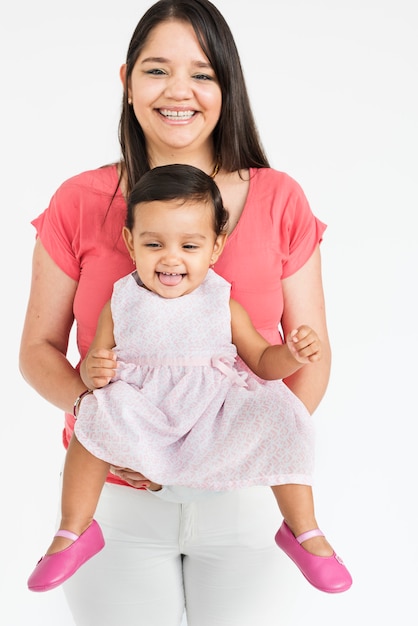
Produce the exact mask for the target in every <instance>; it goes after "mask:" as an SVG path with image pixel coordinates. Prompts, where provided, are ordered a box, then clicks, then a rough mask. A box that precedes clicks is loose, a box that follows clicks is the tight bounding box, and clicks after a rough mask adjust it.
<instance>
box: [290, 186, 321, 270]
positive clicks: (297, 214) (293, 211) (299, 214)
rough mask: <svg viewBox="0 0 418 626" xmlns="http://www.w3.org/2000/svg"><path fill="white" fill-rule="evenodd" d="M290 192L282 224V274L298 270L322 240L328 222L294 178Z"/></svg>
mask: <svg viewBox="0 0 418 626" xmlns="http://www.w3.org/2000/svg"><path fill="white" fill-rule="evenodd" d="M289 183H291V185H290V193H289V195H288V198H287V202H286V206H285V210H284V212H283V215H282V220H281V224H280V239H281V249H282V253H283V265H282V268H283V273H282V278H287V277H289V276H291V275H292V274H294V273H295V272H297V271H298V270H299V269H300V268H301V267H303V265H304V264H305V263H306V262H307V261H308V259H309V258H310V257H311V255H312V254H313V252H314V250H315V248H316V247H317V245H318V244H319V243H321V241H322V237H323V234H324V231H325V229H326V227H327V226H326V224H324V223H323V222H321V220H320V219H318V218H317V217H316V216H315V215H314V214H313V212H312V210H311V208H310V206H309V203H308V200H307V199H306V196H305V194H304V192H303V190H302V188H301V187H300V185H299V184H298V183H297V182H296V181H294V180H293V179H291V178H290V180H289Z"/></svg>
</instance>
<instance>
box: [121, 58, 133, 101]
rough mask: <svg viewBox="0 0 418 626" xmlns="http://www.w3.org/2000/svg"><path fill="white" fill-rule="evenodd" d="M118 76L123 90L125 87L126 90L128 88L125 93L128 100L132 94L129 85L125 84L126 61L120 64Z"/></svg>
mask: <svg viewBox="0 0 418 626" xmlns="http://www.w3.org/2000/svg"><path fill="white" fill-rule="evenodd" d="M119 77H120V80H121V82H122V85H123V89H124V90H125V89H127V90H128V93H127V94H126V95H127V98H128V100H132V94H131V89H130V86H129V85H127V84H126V63H124V64H123V65H122V66H121V68H120V70H119Z"/></svg>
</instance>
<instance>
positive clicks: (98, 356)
mask: <svg viewBox="0 0 418 626" xmlns="http://www.w3.org/2000/svg"><path fill="white" fill-rule="evenodd" d="M84 365H85V372H86V374H87V376H88V378H89V381H90V384H89V387H90V388H93V389H98V388H99V387H105V385H107V384H108V383H109V382H110V380H111V379H112V378H113V376H114V375H115V373H116V368H117V363H116V355H115V354H114V352H113V351H112V350H107V349H105V348H95V349H93V350H91V351H90V352H89V354H88V355H87V357H86V359H85V362H84Z"/></svg>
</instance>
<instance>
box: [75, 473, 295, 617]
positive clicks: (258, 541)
mask: <svg viewBox="0 0 418 626" xmlns="http://www.w3.org/2000/svg"><path fill="white" fill-rule="evenodd" d="M96 519H97V521H98V522H99V524H100V525H101V528H102V530H103V533H104V535H105V540H106V545H105V547H104V549H103V550H102V551H101V552H100V553H99V554H98V555H96V556H95V557H93V558H92V559H91V560H90V561H88V562H87V563H86V564H85V565H83V566H82V567H81V568H80V569H79V570H78V572H77V573H76V574H75V575H74V576H73V577H72V578H70V580H69V581H68V582H66V583H65V584H64V592H65V595H66V598H67V601H68V604H69V607H70V609H71V612H72V614H73V617H74V620H75V623H76V624H77V626H180V624H182V616H183V613H184V611H185V612H186V615H187V626H258V625H259V624H262V626H279V625H280V597H281V595H282V594H283V595H286V589H285V582H284V581H283V580H282V576H281V565H282V564H283V559H285V558H286V557H285V556H284V555H283V553H282V552H281V551H280V549H279V548H278V547H276V545H275V542H274V535H275V533H276V531H277V529H278V527H279V525H280V523H281V515H280V512H279V509H278V506H277V503H276V499H275V497H274V495H273V493H272V491H271V489H270V488H269V487H252V488H250V489H245V490H240V491H234V492H229V493H221V494H208V495H207V496H203V497H200V498H199V499H197V500H196V501H194V502H189V503H186V504H178V503H173V502H168V501H166V500H164V499H162V498H160V497H155V495H153V494H151V493H148V492H147V491H137V490H135V489H132V488H130V487H123V486H120V485H112V484H106V485H105V487H104V489H103V492H102V495H101V498H100V503H99V507H98V509H97V512H96ZM183 623H184V622H183Z"/></svg>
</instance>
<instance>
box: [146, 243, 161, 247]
mask: <svg viewBox="0 0 418 626" xmlns="http://www.w3.org/2000/svg"><path fill="white" fill-rule="evenodd" d="M145 247H146V248H159V247H160V244H159V243H156V242H151V243H146V244H145Z"/></svg>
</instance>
